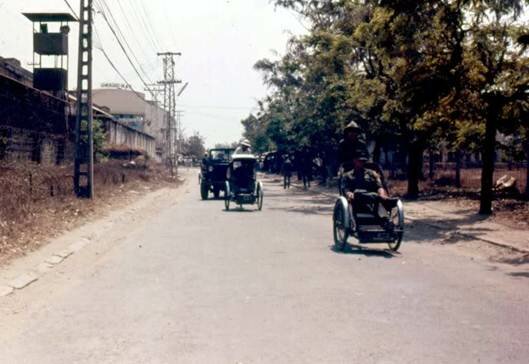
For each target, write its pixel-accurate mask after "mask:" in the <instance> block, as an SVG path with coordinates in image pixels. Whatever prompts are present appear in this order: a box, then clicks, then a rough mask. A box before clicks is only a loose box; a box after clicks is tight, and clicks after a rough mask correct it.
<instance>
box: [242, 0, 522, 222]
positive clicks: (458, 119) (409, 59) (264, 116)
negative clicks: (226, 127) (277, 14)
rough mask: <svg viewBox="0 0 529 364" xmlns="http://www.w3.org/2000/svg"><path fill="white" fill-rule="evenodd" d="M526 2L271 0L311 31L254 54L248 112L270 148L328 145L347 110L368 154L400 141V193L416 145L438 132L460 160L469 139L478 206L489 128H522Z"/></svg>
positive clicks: (414, 179) (411, 178)
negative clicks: (476, 166)
mask: <svg viewBox="0 0 529 364" xmlns="http://www.w3.org/2000/svg"><path fill="white" fill-rule="evenodd" d="M524 3H525V1H522V0H424V1H410V0H364V1H361V0H276V1H275V4H276V5H277V6H282V7H286V8H289V9H292V10H293V11H295V12H297V13H298V14H300V15H301V16H302V17H303V18H304V19H305V20H306V21H307V22H308V24H309V29H308V30H309V32H308V34H307V35H305V36H301V37H295V38H293V39H291V40H290V42H289V47H288V51H287V53H286V54H285V56H283V57H282V58H281V59H279V60H277V61H270V60H261V61H259V62H258V63H257V64H256V69H258V70H260V71H261V72H263V74H264V80H265V83H266V84H267V85H268V86H269V87H270V89H271V93H270V95H269V96H267V97H266V98H265V99H264V100H263V101H262V103H261V105H262V107H261V112H260V114H259V115H258V116H257V117H256V118H255V119H252V123H253V124H255V125H256V126H259V130H260V131H261V132H263V131H264V133H265V134H266V135H267V136H268V137H269V138H270V140H271V141H272V142H273V143H274V144H275V145H276V146H277V148H278V149H279V150H282V149H288V148H294V149H295V148H297V147H299V146H303V145H309V146H312V147H314V148H317V149H318V150H320V151H324V152H325V154H327V155H329V154H332V148H333V145H336V143H337V141H338V139H339V138H340V134H341V133H340V130H341V128H342V127H343V125H344V123H345V122H346V121H348V120H349V119H351V118H353V119H355V120H356V121H357V122H359V123H360V124H361V125H362V126H363V127H364V128H365V130H366V132H367V134H368V137H369V139H370V140H373V141H374V142H375V158H377V156H378V154H379V152H378V151H379V150H380V148H381V147H380V146H381V145H382V144H388V143H390V142H391V143H392V144H396V145H397V146H398V148H399V149H400V150H405V151H406V152H407V158H406V160H403V162H404V163H403V164H405V165H406V166H407V174H408V196H410V197H416V196H417V195H418V193H419V179H420V177H421V176H422V165H423V160H422V159H423V154H424V151H425V149H427V148H430V149H431V148H432V147H434V146H436V145H439V144H440V143H443V144H444V145H446V146H448V148H449V149H450V150H451V151H453V152H454V153H455V154H456V155H457V156H458V158H457V159H458V161H459V162H460V161H461V158H462V156H463V155H464V154H465V152H467V151H476V150H479V151H480V152H481V155H482V159H483V170H482V189H481V191H482V192H481V208H480V211H481V212H482V213H490V211H491V205H492V197H493V195H492V182H493V181H492V178H493V173H494V159H495V146H496V134H497V131H498V130H499V131H501V132H502V133H504V134H506V135H508V134H513V133H518V134H520V135H525V134H524V133H525V130H526V129H522V130H520V128H519V127H520V120H521V119H523V117H522V116H521V115H522V114H523V113H525V112H526V110H527V95H528V93H527V85H528V81H529V80H528V76H527V75H528V74H529V73H528V72H527V71H528V69H527V68H528V61H527V54H526V48H527V45H528V44H529V35H527V34H526V32H525V27H524V24H523V23H521V21H520V15H521V14H522V10H523V4H524ZM250 129H251V128H248V130H250ZM526 145H527V143H526ZM457 165H458V168H457V170H458V171H459V169H460V167H461V163H458V164H457Z"/></svg>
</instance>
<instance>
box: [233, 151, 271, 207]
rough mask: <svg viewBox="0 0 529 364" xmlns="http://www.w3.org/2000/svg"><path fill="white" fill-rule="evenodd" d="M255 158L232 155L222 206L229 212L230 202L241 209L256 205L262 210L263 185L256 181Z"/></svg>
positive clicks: (252, 156)
mask: <svg viewBox="0 0 529 364" xmlns="http://www.w3.org/2000/svg"><path fill="white" fill-rule="evenodd" d="M257 164H258V161H257V158H256V157H255V156H254V155H252V154H234V155H233V156H232V162H231V163H230V166H229V168H228V179H227V181H226V187H225V194H224V205H225V207H226V211H229V210H230V204H231V202H234V203H235V204H237V205H239V206H240V208H241V209H242V208H243V205H256V207H257V209H258V210H259V211H260V210H262V208H263V199H264V191H263V184H262V182H261V181H258V180H257Z"/></svg>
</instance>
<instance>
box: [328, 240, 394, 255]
mask: <svg viewBox="0 0 529 364" xmlns="http://www.w3.org/2000/svg"><path fill="white" fill-rule="evenodd" d="M329 249H330V250H331V251H333V252H334V253H336V254H345V255H363V256H366V257H379V258H384V259H392V258H395V257H398V256H399V255H400V254H399V253H397V252H393V251H391V250H388V249H373V248H366V247H364V246H360V245H356V244H347V245H346V246H345V247H344V248H343V250H338V249H336V246H335V245H334V244H332V245H330V246H329Z"/></svg>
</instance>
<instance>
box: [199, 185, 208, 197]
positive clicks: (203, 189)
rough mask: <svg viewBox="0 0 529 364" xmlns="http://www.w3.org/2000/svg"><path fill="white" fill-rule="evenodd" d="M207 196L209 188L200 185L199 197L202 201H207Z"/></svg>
mask: <svg viewBox="0 0 529 364" xmlns="http://www.w3.org/2000/svg"><path fill="white" fill-rule="evenodd" d="M208 195H209V186H208V185H207V184H205V183H201V184H200V197H202V199H203V200H207V199H208Z"/></svg>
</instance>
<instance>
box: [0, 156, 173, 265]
mask: <svg viewBox="0 0 529 364" xmlns="http://www.w3.org/2000/svg"><path fill="white" fill-rule="evenodd" d="M4 171H5V169H4ZM69 172H70V170H69V169H68V168H52V170H51V171H50V170H44V169H42V168H39V167H38V166H22V167H19V168H11V169H9V170H8V172H7V173H4V174H3V175H2V177H3V182H4V183H3V186H2V191H3V192H2V194H3V197H2V200H3V201H2V202H3V203H2V209H3V211H1V213H0V265H4V264H6V263H8V262H10V261H11V260H13V259H14V258H18V257H21V256H24V255H26V254H28V253H29V252H32V251H34V250H36V249H39V248H41V247H42V246H44V245H46V244H48V243H49V241H50V240H52V239H53V238H56V237H58V236H59V235H61V234H63V233H65V232H67V231H70V230H73V229H75V228H77V227H79V226H81V225H83V224H86V223H87V222H90V221H93V220H94V219H97V218H99V217H101V216H103V215H105V214H106V213H108V212H110V211H113V210H119V209H121V208H123V207H125V206H127V205H129V204H131V203H132V202H134V201H136V200H138V199H139V197H141V196H144V195H145V194H148V193H150V192H153V191H156V190H159V189H162V188H177V187H178V186H179V185H180V183H181V182H180V181H179V180H178V179H173V178H171V177H170V176H169V175H168V174H167V172H165V170H164V169H163V168H161V167H160V166H157V165H152V166H149V168H145V169H144V168H141V169H140V168H136V167H134V166H133V167H132V168H131V166H130V165H129V166H125V165H124V164H123V162H111V163H109V164H107V165H105V166H99V168H98V169H96V183H95V185H96V198H95V199H94V200H84V199H77V198H76V197H75V196H74V195H73V191H71V189H70V188H71V187H70V182H71V179H70V177H71V176H70V175H69ZM30 173H31V174H30ZM28 176H31V178H29V177H28ZM0 182H1V181H0ZM30 182H31V183H32V184H33V187H32V189H33V191H31V193H32V196H29V197H28V196H27V195H28V190H29V187H28V186H29V183H30ZM0 184H1V183H0ZM6 186H7V187H6ZM9 186H11V188H10V187H9ZM4 187H5V188H4ZM21 188H23V192H21V191H18V192H17V189H21ZM38 188H40V189H42V190H43V191H44V192H43V193H42V192H41V191H39V190H38Z"/></svg>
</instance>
